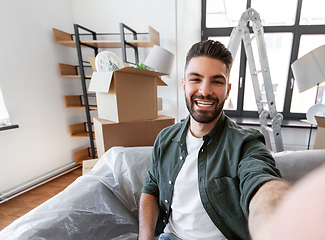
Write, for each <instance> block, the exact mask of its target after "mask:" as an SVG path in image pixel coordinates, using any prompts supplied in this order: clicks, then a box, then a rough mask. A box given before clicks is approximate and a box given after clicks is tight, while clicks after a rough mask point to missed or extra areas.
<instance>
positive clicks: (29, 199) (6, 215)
mask: <svg viewBox="0 0 325 240" xmlns="http://www.w3.org/2000/svg"><path fill="white" fill-rule="evenodd" d="M81 175H82V169H81V168H78V169H76V170H73V171H72V172H70V173H67V174H65V175H63V176H61V177H58V178H56V179H54V180H52V181H50V182H48V183H45V184H43V185H41V186H39V187H37V188H34V189H32V190H30V191H28V192H26V193H23V194H22V195H19V196H17V197H15V198H13V199H11V200H9V201H8V202H4V203H2V204H0V230H2V229H3V228H5V227H6V226H8V225H9V224H10V223H12V222H13V221H14V220H16V219H17V218H19V217H21V216H22V215H24V214H25V213H27V212H29V211H30V210H32V209H33V208H35V207H37V206H38V205H40V204H41V203H43V202H45V201H46V200H48V199H50V198H51V197H53V196H54V195H56V194H58V193H59V192H61V191H62V190H63V189H65V188H66V187H67V186H68V185H69V184H71V183H72V182H73V181H74V180H75V179H77V178H78V177H79V176H81Z"/></svg>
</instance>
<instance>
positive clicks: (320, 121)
mask: <svg viewBox="0 0 325 240" xmlns="http://www.w3.org/2000/svg"><path fill="white" fill-rule="evenodd" d="M315 119H316V122H317V125H318V127H325V117H319V116H315Z"/></svg>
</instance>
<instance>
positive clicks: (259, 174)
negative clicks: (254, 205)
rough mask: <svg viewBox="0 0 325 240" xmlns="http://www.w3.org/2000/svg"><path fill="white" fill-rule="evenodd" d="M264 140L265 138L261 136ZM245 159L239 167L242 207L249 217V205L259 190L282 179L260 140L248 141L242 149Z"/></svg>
mask: <svg viewBox="0 0 325 240" xmlns="http://www.w3.org/2000/svg"><path fill="white" fill-rule="evenodd" d="M261 138H263V136H261ZM242 153H243V158H242V160H241V161H240V163H239V166H238V176H239V179H240V191H241V197H240V205H241V208H242V210H243V212H244V214H245V216H246V217H248V213H249V211H248V209H249V203H250V200H251V198H252V197H253V195H254V194H255V193H256V192H257V190H258V189H259V188H260V187H261V186H262V185H263V184H264V183H266V182H268V181H271V180H274V179H279V178H281V173H280V171H279V170H278V169H277V168H276V166H275V160H274V159H273V157H272V155H271V153H270V152H269V150H268V149H267V148H266V147H265V145H264V144H263V143H262V141H261V140H260V139H258V138H255V139H252V140H250V141H247V142H246V143H245V144H244V145H243V148H242Z"/></svg>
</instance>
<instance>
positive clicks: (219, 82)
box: [213, 80, 224, 84]
mask: <svg viewBox="0 0 325 240" xmlns="http://www.w3.org/2000/svg"><path fill="white" fill-rule="evenodd" d="M213 83H215V84H224V82H223V81H219V80H215V81H214V82H213Z"/></svg>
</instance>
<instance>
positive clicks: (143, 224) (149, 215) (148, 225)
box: [138, 193, 159, 240]
mask: <svg viewBox="0 0 325 240" xmlns="http://www.w3.org/2000/svg"><path fill="white" fill-rule="evenodd" d="M158 214H159V206H158V198H157V197H155V196H153V195H150V194H146V193H142V194H141V198H140V211H139V238H138V239H139V240H144V239H148V240H149V239H150V240H152V239H154V237H155V229H156V224H157V220H158Z"/></svg>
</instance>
